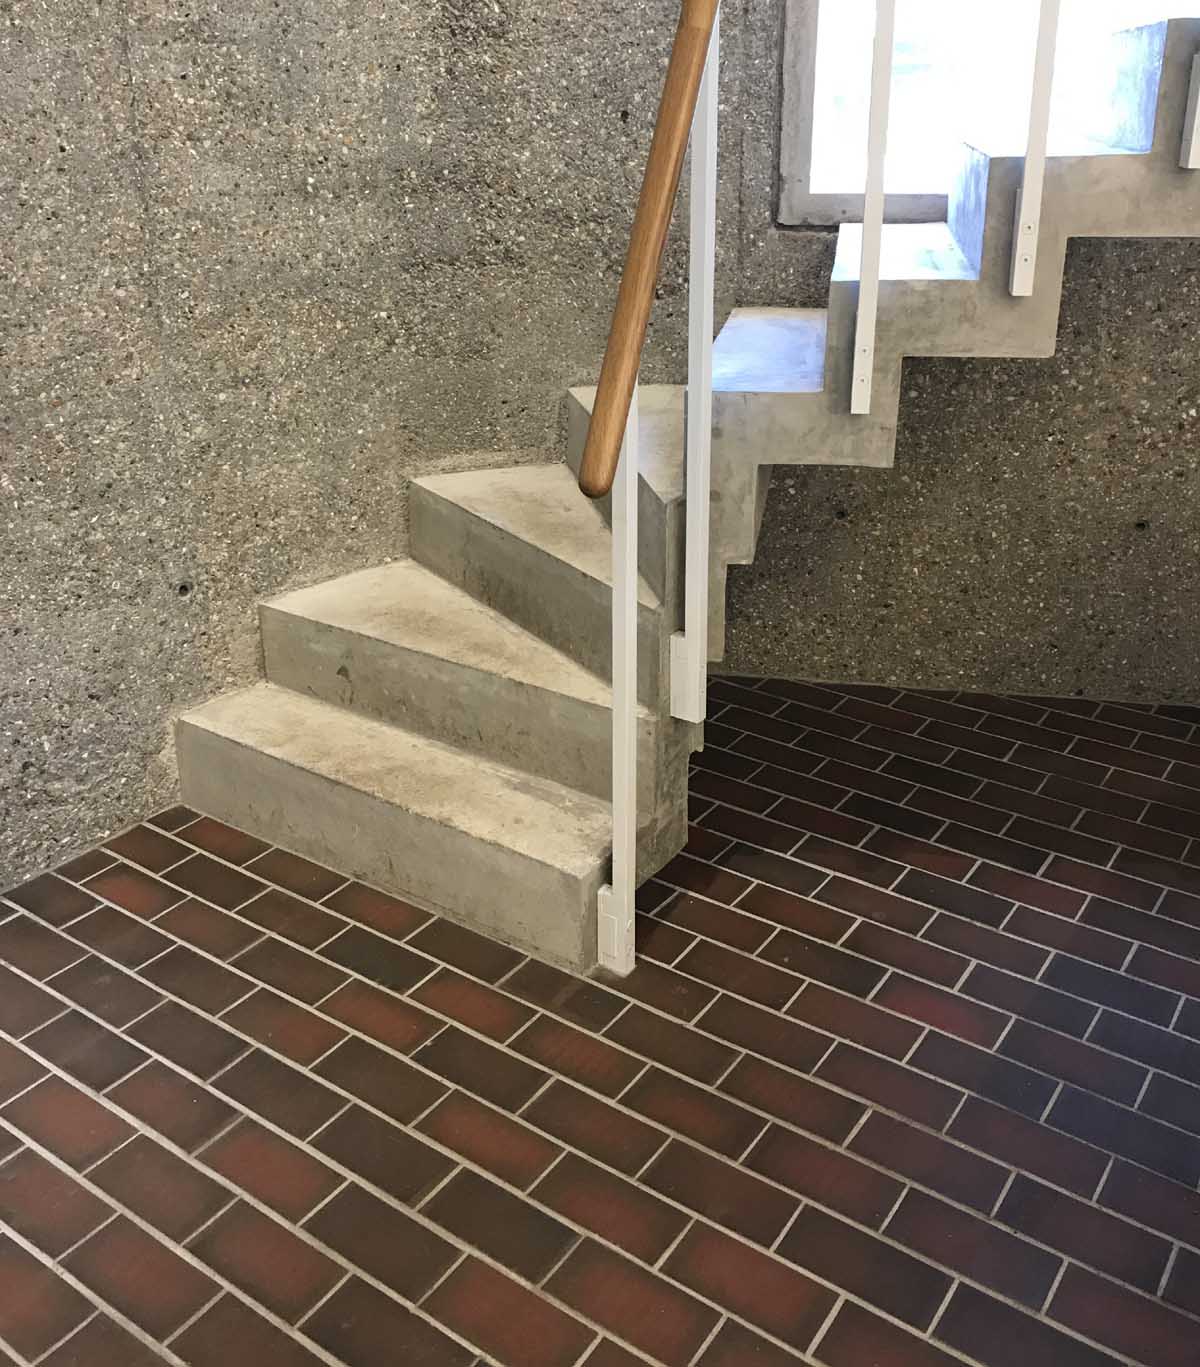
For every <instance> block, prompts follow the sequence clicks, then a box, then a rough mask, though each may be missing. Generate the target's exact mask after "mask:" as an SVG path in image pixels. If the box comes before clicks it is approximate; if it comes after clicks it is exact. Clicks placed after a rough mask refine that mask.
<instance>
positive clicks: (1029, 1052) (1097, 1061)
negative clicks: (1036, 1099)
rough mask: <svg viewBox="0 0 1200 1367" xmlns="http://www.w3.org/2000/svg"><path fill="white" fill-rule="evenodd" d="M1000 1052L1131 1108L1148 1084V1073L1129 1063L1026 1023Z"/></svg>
mask: <svg viewBox="0 0 1200 1367" xmlns="http://www.w3.org/2000/svg"><path fill="white" fill-rule="evenodd" d="M1000 1052H1001V1053H1003V1054H1004V1055H1005V1057H1006V1058H1012V1059H1015V1060H1016V1061H1017V1062H1018V1063H1025V1064H1028V1065H1029V1067H1031V1068H1038V1069H1040V1070H1041V1071H1042V1072H1043V1073H1049V1074H1050V1075H1051V1077H1057V1078H1062V1080H1063V1081H1064V1082H1072V1083H1074V1084H1075V1085H1076V1086H1078V1087H1083V1088H1084V1089H1085V1090H1087V1091H1091V1092H1099V1093H1100V1095H1101V1096H1107V1097H1111V1098H1112V1100H1114V1101H1123V1102H1124V1103H1125V1104H1126V1105H1127V1106H1132V1105H1133V1103H1134V1102H1135V1101H1136V1100H1137V1098H1138V1096H1139V1095H1140V1093H1141V1090H1142V1087H1143V1085H1144V1084H1145V1081H1146V1070H1145V1069H1144V1068H1139V1067H1138V1066H1137V1065H1136V1064H1133V1063H1130V1062H1128V1060H1126V1059H1123V1058H1115V1057H1114V1056H1113V1055H1112V1054H1109V1053H1105V1052H1104V1051H1103V1050H1101V1049H1095V1048H1093V1047H1092V1046H1091V1045H1090V1044H1083V1043H1082V1042H1080V1041H1079V1040H1074V1039H1067V1038H1065V1037H1064V1036H1062V1035H1056V1034H1054V1033H1052V1032H1051V1031H1049V1030H1043V1029H1041V1028H1040V1027H1039V1026H1036V1025H1029V1024H1027V1023H1026V1022H1025V1021H1017V1022H1016V1024H1015V1025H1014V1026H1013V1028H1012V1029H1011V1030H1010V1031H1009V1032H1008V1034H1007V1035H1005V1037H1004V1042H1003V1044H1002V1045H1001V1046H1000Z"/></svg>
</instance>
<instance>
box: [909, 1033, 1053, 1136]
mask: <svg viewBox="0 0 1200 1367" xmlns="http://www.w3.org/2000/svg"><path fill="white" fill-rule="evenodd" d="M909 1062H910V1063H911V1064H912V1066H913V1067H914V1068H920V1069H923V1070H924V1071H925V1072H928V1073H933V1074H934V1076H935V1077H939V1078H942V1079H943V1080H945V1081H946V1082H952V1083H954V1084H955V1086H958V1087H961V1088H963V1090H964V1091H967V1092H973V1093H974V1094H975V1095H976V1096H981V1097H987V1099H988V1100H989V1101H997V1102H999V1103H1000V1105H1001V1106H1007V1107H1008V1108H1009V1110H1013V1111H1020V1112H1021V1113H1022V1114H1023V1115H1027V1116H1040V1115H1041V1114H1042V1112H1043V1111H1044V1110H1045V1109H1046V1105H1047V1103H1048V1102H1049V1100H1050V1098H1051V1097H1052V1096H1053V1095H1054V1090H1055V1087H1056V1086H1057V1084H1056V1083H1055V1082H1054V1080H1053V1079H1052V1078H1048V1077H1044V1076H1043V1075H1042V1074H1040V1073H1035V1072H1033V1071H1032V1070H1031V1069H1029V1068H1023V1067H1021V1066H1020V1065H1018V1064H1016V1063H1011V1062H1009V1061H1008V1060H1007V1059H1004V1058H1000V1057H998V1056H997V1055H996V1054H992V1053H989V1052H987V1050H984V1049H976V1048H974V1047H973V1046H972V1045H969V1044H964V1043H962V1042H961V1041H959V1040H956V1039H950V1038H949V1037H948V1036H946V1035H939V1034H936V1033H934V1032H932V1031H931V1032H930V1033H929V1034H928V1035H926V1036H925V1038H924V1039H923V1040H922V1041H921V1043H920V1044H919V1045H918V1046H917V1050H916V1052H915V1053H914V1054H913V1056H912V1058H911V1059H910V1060H909Z"/></svg>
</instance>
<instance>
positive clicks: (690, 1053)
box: [605, 1006, 737, 1082]
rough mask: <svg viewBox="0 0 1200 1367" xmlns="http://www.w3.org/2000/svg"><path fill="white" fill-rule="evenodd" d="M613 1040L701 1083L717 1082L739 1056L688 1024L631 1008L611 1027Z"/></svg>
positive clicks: (609, 1029) (610, 1035) (610, 1037)
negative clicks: (690, 1027) (677, 1022)
mask: <svg viewBox="0 0 1200 1367" xmlns="http://www.w3.org/2000/svg"><path fill="white" fill-rule="evenodd" d="M605 1034H606V1035H607V1036H608V1038H609V1039H612V1040H615V1041H616V1042H617V1043H618V1044H621V1045H624V1046H625V1048H626V1049H632V1050H633V1051H634V1053H637V1054H640V1055H641V1056H642V1057H643V1058H648V1059H653V1060H654V1061H655V1062H656V1063H661V1064H664V1065H665V1066H666V1067H668V1068H671V1069H673V1070H674V1071H675V1072H677V1073H684V1074H686V1075H687V1076H688V1077H692V1078H695V1079H696V1080H697V1081H699V1082H715V1081H716V1079H717V1078H719V1077H720V1076H721V1074H722V1073H724V1072H725V1070H726V1069H727V1068H728V1067H729V1065H730V1064H731V1063H732V1062H733V1060H734V1059H735V1058H736V1057H737V1053H736V1051H734V1050H732V1049H729V1048H727V1047H726V1046H725V1045H724V1044H721V1043H719V1042H718V1041H716V1040H713V1039H709V1038H707V1037H706V1036H704V1035H700V1034H697V1033H696V1031H695V1030H692V1029H689V1028H688V1027H687V1026H683V1025H677V1024H676V1023H675V1022H674V1021H669V1020H666V1019H664V1017H662V1016H655V1015H653V1014H652V1013H651V1012H649V1011H643V1010H642V1009H641V1007H636V1006H635V1007H631V1008H630V1010H628V1011H626V1012H625V1014H624V1015H623V1016H621V1017H620V1018H619V1019H618V1020H616V1021H614V1022H613V1024H612V1025H610V1026H609V1027H608V1029H607V1030H606V1031H605Z"/></svg>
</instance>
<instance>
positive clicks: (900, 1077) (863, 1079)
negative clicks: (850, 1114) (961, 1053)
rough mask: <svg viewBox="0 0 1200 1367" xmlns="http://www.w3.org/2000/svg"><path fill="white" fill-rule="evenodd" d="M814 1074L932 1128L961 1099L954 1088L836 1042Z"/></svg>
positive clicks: (948, 1114) (959, 1093) (950, 1112)
mask: <svg viewBox="0 0 1200 1367" xmlns="http://www.w3.org/2000/svg"><path fill="white" fill-rule="evenodd" d="M816 1076H817V1077H818V1078H821V1079H823V1080H824V1081H826V1082H831V1083H833V1085H834V1086H835V1087H840V1088H841V1089H842V1090H844V1091H847V1092H850V1093H851V1094H852V1095H854V1096H859V1097H863V1098H865V1099H866V1100H868V1101H873V1102H875V1103H876V1104H877V1105H879V1106H883V1107H884V1108H885V1109H887V1110H889V1111H896V1112H898V1113H899V1114H900V1115H903V1116H907V1117H908V1118H909V1119H910V1120H915V1121H917V1122H918V1124H921V1125H928V1126H929V1127H930V1128H931V1129H935V1130H940V1129H941V1128H942V1126H943V1125H945V1123H946V1121H947V1120H949V1119H950V1116H951V1115H952V1114H953V1113H954V1111H955V1108H956V1107H957V1106H958V1104H959V1102H960V1101H961V1100H962V1093H961V1092H959V1091H957V1090H956V1089H955V1088H952V1087H947V1086H944V1085H943V1084H942V1083H941V1082H936V1081H934V1079H932V1078H928V1077H924V1076H923V1075H922V1074H920V1073H917V1072H914V1071H913V1070H912V1069H911V1068H906V1067H904V1065H903V1064H899V1063H892V1062H891V1061H890V1060H888V1059H882V1058H877V1057H876V1056H875V1055H874V1054H868V1053H865V1052H864V1051H863V1050H861V1049H855V1048H853V1047H852V1046H850V1045H846V1044H839V1045H837V1047H836V1048H835V1049H834V1050H833V1052H832V1053H831V1054H830V1055H829V1057H828V1058H827V1059H826V1060H825V1061H824V1063H822V1064H821V1066H820V1067H819V1068H818V1069H817V1073H816Z"/></svg>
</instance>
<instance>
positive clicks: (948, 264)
mask: <svg viewBox="0 0 1200 1367" xmlns="http://www.w3.org/2000/svg"><path fill="white" fill-rule="evenodd" d="M862 236H863V225H862V224H861V223H843V224H842V227H841V230H840V232H839V233H838V244H837V257H836V259H835V261H834V266H833V279H834V280H843V281H844V280H857V279H858V278H859V274H860V272H861V270H862ZM879 278H880V279H881V280H971V281H976V280H978V279H979V272H978V271H977V270H975V268H974V267H973V266H972V265H971V263H970V262H969V261H968V260H967V258H966V256H965V255H964V254H963V250H962V248H961V247H960V246H959V245H958V243H957V241H955V238H954V234H953V233H952V232H951V231H950V226H949V224H946V223H885V224H884V225H883V247H882V251H881V253H880V261H879Z"/></svg>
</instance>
